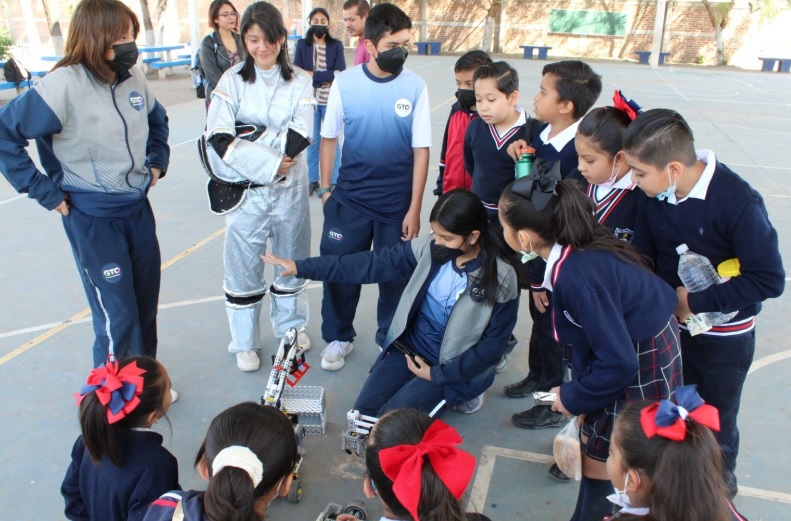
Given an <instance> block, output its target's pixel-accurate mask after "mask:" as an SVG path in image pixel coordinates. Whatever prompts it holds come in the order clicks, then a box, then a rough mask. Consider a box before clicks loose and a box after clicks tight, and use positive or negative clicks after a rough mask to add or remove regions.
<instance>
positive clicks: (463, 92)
mask: <svg viewBox="0 0 791 521" xmlns="http://www.w3.org/2000/svg"><path fill="white" fill-rule="evenodd" d="M456 99H457V100H459V105H461V106H462V107H464V108H465V109H467V110H470V107H472V106H473V105H475V91H474V90H472V89H458V90H456Z"/></svg>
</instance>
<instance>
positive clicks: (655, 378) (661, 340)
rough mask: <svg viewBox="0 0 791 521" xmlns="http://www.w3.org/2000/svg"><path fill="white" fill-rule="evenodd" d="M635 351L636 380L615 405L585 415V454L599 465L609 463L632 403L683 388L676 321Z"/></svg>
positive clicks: (636, 347) (582, 432)
mask: <svg viewBox="0 0 791 521" xmlns="http://www.w3.org/2000/svg"><path fill="white" fill-rule="evenodd" d="M634 347H635V351H636V352H637V359H638V361H639V362H640V369H639V371H638V373H637V376H635V378H634V380H632V382H631V383H630V384H629V387H627V388H626V390H625V391H624V393H623V394H622V395H621V397H620V398H618V399H617V400H616V401H615V403H614V404H612V405H610V406H608V407H606V408H604V409H602V410H600V411H595V412H592V413H588V414H586V415H585V420H584V421H583V422H582V427H581V428H580V437H581V440H582V453H583V454H586V455H587V456H589V457H591V458H593V459H595V460H598V461H607V456H608V453H609V450H610V436H611V435H612V430H613V427H614V426H615V420H616V419H617V418H618V415H619V414H620V413H621V411H623V410H624V409H625V408H626V407H627V406H628V405H629V404H630V403H632V402H637V401H640V400H661V399H663V398H668V397H669V396H670V395H671V393H672V392H673V390H674V389H675V388H676V387H678V386H679V385H682V375H681V351H680V347H681V344H680V340H679V333H678V322H676V319H675V317H671V319H670V321H669V322H668V323H667V325H666V326H665V328H664V329H663V330H662V331H660V332H659V334H657V335H656V336H654V337H652V338H648V339H646V340H641V341H640V342H637V343H636V344H635V345H634ZM585 438H587V441H584V440H585Z"/></svg>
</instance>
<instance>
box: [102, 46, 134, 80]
mask: <svg viewBox="0 0 791 521" xmlns="http://www.w3.org/2000/svg"><path fill="white" fill-rule="evenodd" d="M113 52H114V53H115V58H113V59H112V60H110V61H108V62H107V65H109V66H110V69H112V71H113V72H115V73H116V74H119V73H122V72H127V71H128V70H129V69H131V68H132V66H134V64H136V63H137V44H136V43H135V42H126V43H117V44H115V45H113Z"/></svg>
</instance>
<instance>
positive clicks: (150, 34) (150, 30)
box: [140, 0, 154, 47]
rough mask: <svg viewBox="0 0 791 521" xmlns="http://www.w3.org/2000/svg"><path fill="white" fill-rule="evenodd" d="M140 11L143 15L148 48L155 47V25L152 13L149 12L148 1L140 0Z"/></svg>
mask: <svg viewBox="0 0 791 521" xmlns="http://www.w3.org/2000/svg"><path fill="white" fill-rule="evenodd" d="M140 11H141V12H142V14H143V31H145V33H146V46H148V47H153V46H154V25H153V24H152V23H151V12H150V11H149V10H148V0H140Z"/></svg>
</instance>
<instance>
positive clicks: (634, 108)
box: [612, 90, 643, 121]
mask: <svg viewBox="0 0 791 521" xmlns="http://www.w3.org/2000/svg"><path fill="white" fill-rule="evenodd" d="M612 105H613V107H615V108H616V109H618V110H622V111H624V112H626V115H627V116H629V119H630V120H632V121H634V120H635V118H636V117H637V116H638V115H639V114H640V113H641V112H642V111H643V108H642V107H641V106H640V105H638V104H637V102H636V101H634V100H632V99H626V96H624V95H623V92H621V91H620V90H616V91H615V94H613V96H612Z"/></svg>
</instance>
